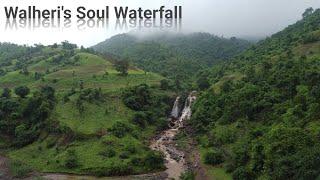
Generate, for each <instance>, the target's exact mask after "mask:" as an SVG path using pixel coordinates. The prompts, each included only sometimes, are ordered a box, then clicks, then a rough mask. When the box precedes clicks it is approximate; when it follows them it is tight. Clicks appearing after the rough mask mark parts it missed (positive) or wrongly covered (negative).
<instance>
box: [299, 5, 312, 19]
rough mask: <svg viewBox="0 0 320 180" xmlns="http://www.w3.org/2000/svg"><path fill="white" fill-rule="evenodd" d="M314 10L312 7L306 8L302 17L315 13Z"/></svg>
mask: <svg viewBox="0 0 320 180" xmlns="http://www.w3.org/2000/svg"><path fill="white" fill-rule="evenodd" d="M313 11H314V10H313V8H312V7H310V8H308V9H306V10H305V11H304V13H303V14H302V17H303V18H305V17H308V16H310V15H311V14H312V13H313Z"/></svg>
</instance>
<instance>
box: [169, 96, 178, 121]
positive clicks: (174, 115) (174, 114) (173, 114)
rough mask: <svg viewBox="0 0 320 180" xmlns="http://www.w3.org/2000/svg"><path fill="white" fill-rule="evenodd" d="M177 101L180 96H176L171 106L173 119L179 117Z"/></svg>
mask: <svg viewBox="0 0 320 180" xmlns="http://www.w3.org/2000/svg"><path fill="white" fill-rule="evenodd" d="M179 101H180V97H179V96H178V97H177V98H176V100H175V102H174V105H173V107H172V111H171V117H172V118H174V119H178V118H179Z"/></svg>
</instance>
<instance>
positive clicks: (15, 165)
mask: <svg viewBox="0 0 320 180" xmlns="http://www.w3.org/2000/svg"><path fill="white" fill-rule="evenodd" d="M9 168H10V171H11V173H12V174H13V176H14V177H16V178H23V177H25V176H27V175H28V174H29V173H30V172H31V169H30V168H29V167H28V166H26V165H25V164H23V163H22V162H20V161H16V160H14V161H11V162H10V163H9Z"/></svg>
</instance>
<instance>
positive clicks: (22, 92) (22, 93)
mask: <svg viewBox="0 0 320 180" xmlns="http://www.w3.org/2000/svg"><path fill="white" fill-rule="evenodd" d="M14 93H15V94H16V95H17V96H19V97H21V98H25V97H26V96H27V95H28V94H29V93H30V89H29V88H28V87H27V86H19V87H17V88H15V89H14Z"/></svg>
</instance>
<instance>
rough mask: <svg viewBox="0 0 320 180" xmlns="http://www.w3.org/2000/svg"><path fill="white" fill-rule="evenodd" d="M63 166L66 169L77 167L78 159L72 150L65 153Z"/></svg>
mask: <svg viewBox="0 0 320 180" xmlns="http://www.w3.org/2000/svg"><path fill="white" fill-rule="evenodd" d="M64 165H65V167H66V168H68V169H73V168H75V167H78V158H77V155H76V152H75V151H74V150H68V151H67V157H66V159H65V162H64Z"/></svg>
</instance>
